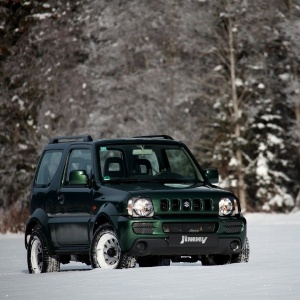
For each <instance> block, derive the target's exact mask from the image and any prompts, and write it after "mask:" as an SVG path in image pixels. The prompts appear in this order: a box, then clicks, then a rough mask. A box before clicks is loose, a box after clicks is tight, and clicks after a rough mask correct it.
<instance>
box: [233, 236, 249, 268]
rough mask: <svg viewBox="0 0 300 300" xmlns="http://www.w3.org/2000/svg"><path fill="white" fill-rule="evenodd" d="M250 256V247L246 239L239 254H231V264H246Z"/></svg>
mask: <svg viewBox="0 0 300 300" xmlns="http://www.w3.org/2000/svg"><path fill="white" fill-rule="evenodd" d="M249 256H250V245H249V240H248V238H247V237H246V241H245V245H244V247H243V249H242V251H241V252H240V253H239V254H233V255H232V258H231V263H233V264H234V263H247V262H248V261H249Z"/></svg>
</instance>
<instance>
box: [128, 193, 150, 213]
mask: <svg viewBox="0 0 300 300" xmlns="http://www.w3.org/2000/svg"><path fill="white" fill-rule="evenodd" d="M127 210H128V214H129V215H130V216H133V217H152V216H153V214H154V209H153V204H152V201H151V199H149V198H132V199H130V200H129V201H128V207H127Z"/></svg>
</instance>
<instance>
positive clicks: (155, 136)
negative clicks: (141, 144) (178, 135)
mask: <svg viewBox="0 0 300 300" xmlns="http://www.w3.org/2000/svg"><path fill="white" fill-rule="evenodd" d="M133 138H134V139H139V138H142V139H143V138H145V139H155V138H157V139H165V140H173V138H172V137H170V136H169V135H165V134H161V135H141V136H134V137H133Z"/></svg>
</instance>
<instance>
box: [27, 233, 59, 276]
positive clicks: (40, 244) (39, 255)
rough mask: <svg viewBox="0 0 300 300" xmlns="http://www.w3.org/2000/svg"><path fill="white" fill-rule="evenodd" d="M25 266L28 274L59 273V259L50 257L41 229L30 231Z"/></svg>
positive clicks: (53, 256)
mask: <svg viewBox="0 0 300 300" xmlns="http://www.w3.org/2000/svg"><path fill="white" fill-rule="evenodd" d="M27 265H28V271H29V273H30V274H37V273H48V272H59V270H60V262H59V257H58V256H56V255H50V254H49V252H48V246H47V242H46V238H45V235H44V233H43V231H42V229H41V228H37V229H35V230H33V231H32V233H31V235H30V239H29V243H28V248H27Z"/></svg>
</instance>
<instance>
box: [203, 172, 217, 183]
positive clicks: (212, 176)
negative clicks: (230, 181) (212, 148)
mask: <svg viewBox="0 0 300 300" xmlns="http://www.w3.org/2000/svg"><path fill="white" fill-rule="evenodd" d="M204 171H205V175H206V177H207V179H208V180H209V182H210V183H218V182H219V172H218V170H217V169H207V170H204Z"/></svg>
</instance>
